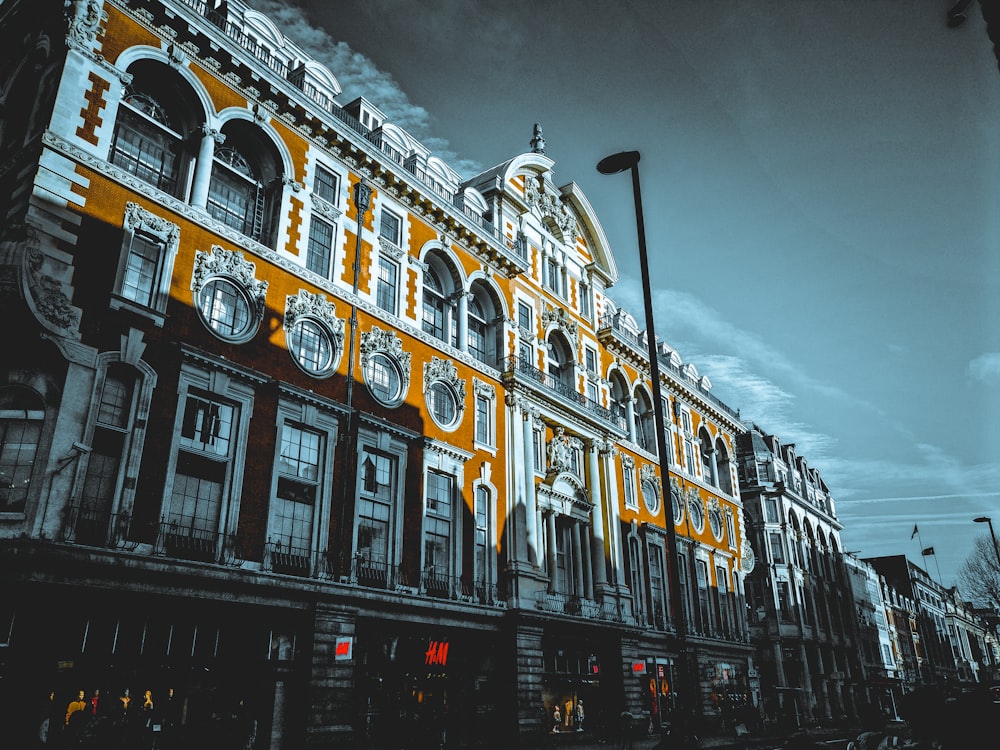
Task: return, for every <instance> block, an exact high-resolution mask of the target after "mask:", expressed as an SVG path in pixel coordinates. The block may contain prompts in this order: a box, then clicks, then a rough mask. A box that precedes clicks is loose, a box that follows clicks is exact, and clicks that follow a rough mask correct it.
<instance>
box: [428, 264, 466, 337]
mask: <svg viewBox="0 0 1000 750" xmlns="http://www.w3.org/2000/svg"><path fill="white" fill-rule="evenodd" d="M426 263H427V270H425V271H424V304H423V319H422V322H421V325H422V327H423V330H424V332H425V333H429V334H430V335H431V336H433V337H434V338H436V339H440V340H441V341H444V342H445V343H446V344H451V345H452V346H458V327H457V325H456V321H455V316H454V311H453V309H452V302H451V300H452V297H453V295H454V294H455V291H456V289H457V288H458V287H457V285H456V283H455V274H454V272H453V270H452V267H451V264H449V263H448V262H447V261H446V260H445V259H444V258H443V257H442V256H441V255H440V254H439V253H430V254H429V255H428V256H427V258H426Z"/></svg>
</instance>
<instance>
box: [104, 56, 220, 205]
mask: <svg viewBox="0 0 1000 750" xmlns="http://www.w3.org/2000/svg"><path fill="white" fill-rule="evenodd" d="M128 72H129V74H130V75H131V76H132V82H131V83H130V84H129V85H128V86H127V87H126V88H125V92H124V96H123V97H122V100H121V103H120V105H119V107H118V117H117V119H116V120H115V131H114V136H113V138H112V141H111V153H110V155H109V160H110V161H111V162H112V163H113V164H115V165H116V166H118V167H120V168H121V169H124V170H125V171H126V172H128V173H129V174H132V175H135V176H136V177H138V178H139V179H140V180H142V181H143V182H147V183H149V184H150V185H152V186H154V187H156V188H158V189H160V190H163V191H164V192H166V193H169V194H170V195H172V196H174V197H175V198H181V199H184V198H185V197H186V195H187V190H188V174H189V172H190V167H191V164H192V161H193V156H194V153H193V151H192V150H190V149H189V148H188V147H187V146H186V144H185V139H186V137H187V136H188V135H189V134H190V133H192V132H193V131H194V129H195V127H196V126H197V125H198V124H200V123H202V122H204V114H203V113H200V112H199V109H200V107H198V106H197V104H196V103H195V98H194V94H193V92H192V91H191V89H190V87H189V86H188V84H187V82H186V81H185V80H184V79H183V78H182V77H181V76H180V75H179V74H178V73H177V72H176V71H174V70H172V69H171V68H170V67H169V66H167V65H164V64H163V63H159V62H156V61H153V60H140V61H137V62H136V63H135V64H133V65H131V66H130V67H129V70H128Z"/></svg>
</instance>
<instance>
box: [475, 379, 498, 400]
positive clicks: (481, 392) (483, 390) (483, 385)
mask: <svg viewBox="0 0 1000 750" xmlns="http://www.w3.org/2000/svg"><path fill="white" fill-rule="evenodd" d="M472 392H473V393H475V394H476V395H477V396H485V397H486V398H488V399H490V400H491V401H492V400H495V399H496V396H497V391H496V388H494V387H493V385H492V384H491V383H487V382H486V381H485V380H480V379H479V378H473V379H472Z"/></svg>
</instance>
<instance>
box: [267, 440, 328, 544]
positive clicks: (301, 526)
mask: <svg viewBox="0 0 1000 750" xmlns="http://www.w3.org/2000/svg"><path fill="white" fill-rule="evenodd" d="M322 456H323V436H322V435H321V434H319V433H318V432H313V431H312V430H307V429H305V428H302V427H298V426H296V425H292V424H288V423H286V424H285V425H284V426H283V427H282V431H281V449H280V453H279V455H278V477H277V487H276V492H275V494H276V497H275V499H274V504H275V507H274V509H273V520H272V524H271V530H270V532H269V535H270V537H271V539H270V541H272V542H276V543H279V544H280V545H281V546H282V548H283V549H284V550H285V551H287V552H288V553H289V554H291V555H295V556H307V555H308V554H309V553H310V551H311V550H312V536H313V515H314V507H315V505H316V500H317V499H318V497H319V487H320V480H321V477H322V476H323V466H322Z"/></svg>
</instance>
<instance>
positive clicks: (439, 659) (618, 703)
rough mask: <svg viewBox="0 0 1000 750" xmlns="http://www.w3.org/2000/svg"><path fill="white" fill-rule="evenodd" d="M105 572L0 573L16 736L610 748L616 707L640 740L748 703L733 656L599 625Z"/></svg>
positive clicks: (10, 735)
mask: <svg viewBox="0 0 1000 750" xmlns="http://www.w3.org/2000/svg"><path fill="white" fill-rule="evenodd" d="M111 572H112V573H113V574H114V575H107V576H104V577H97V576H95V575H94V572H93V571H92V570H83V571H80V581H77V582H73V583H69V582H68V581H66V580H65V579H64V578H61V577H60V576H53V575H51V572H46V571H41V572H40V574H39V576H38V580H28V579H23V578H22V579H21V580H14V581H4V582H0V712H2V714H3V715H2V717H0V721H2V722H3V726H4V727H5V731H4V736H5V744H6V741H7V740H9V741H10V742H11V744H10V747H18V748H31V747H37V746H46V745H45V744H43V742H42V738H43V737H44V739H45V740H46V742H47V745H48V746H53V747H60V746H61V747H67V746H75V747H93V748H108V747H122V748H136V749H138V748H143V749H145V748H153V747H156V748H159V749H160V750H169V749H170V748H171V747H178V748H189V747H201V746H210V747H213V748H219V749H221V750H225V748H234V750H235V749H236V748H241V749H244V748H248V747H252V748H256V749H265V748H266V749H267V750H291V749H294V750H300V749H301V748H306V747H372V748H380V747H381V748H431V747H433V748H439V747H441V746H448V747H518V746H523V747H527V746H538V745H540V744H541V745H549V744H552V745H554V746H563V745H570V744H579V743H580V742H588V741H593V742H597V741H606V742H614V741H615V740H616V739H617V738H618V737H620V735H621V733H622V731H623V728H622V727H623V716H622V714H623V712H625V711H628V713H629V715H630V718H629V719H628V721H629V724H630V728H631V730H632V731H633V733H634V734H635V735H636V736H639V737H642V736H649V733H650V732H654V733H655V732H656V731H658V727H659V725H660V722H661V720H663V719H665V718H667V717H669V716H671V715H672V714H673V712H674V711H675V709H676V706H677V704H678V696H681V695H683V694H684V691H688V695H694V696H696V698H695V699H694V700H695V702H696V703H697V705H698V709H697V711H698V712H699V713H700V714H701V718H702V719H703V721H704V722H706V726H707V725H708V724H711V725H712V726H715V727H722V726H724V724H725V721H726V720H728V719H729V718H730V716H729V709H730V707H732V706H737V705H742V704H743V703H744V702H745V701H746V700H751V699H752V691H751V690H750V686H749V683H748V680H747V675H748V674H749V673H751V665H750V664H749V663H748V661H747V657H746V656H745V655H744V654H742V653H741V652H740V651H739V650H738V649H734V650H733V651H732V652H728V653H727V652H726V650H725V649H722V650H716V651H712V650H711V649H704V648H701V649H699V650H697V652H694V651H692V653H689V654H685V655H684V656H683V657H682V656H681V655H679V654H678V653H677V652H676V650H675V649H673V648H672V646H673V645H674V644H671V643H670V642H669V641H668V637H667V636H666V635H664V634H660V633H644V632H640V631H638V630H636V629H635V628H625V627H615V626H612V625H609V624H608V623H605V622H600V623H598V622H590V621H587V620H585V619H583V618H566V617H562V618H559V617H553V616H543V615H541V614H539V613H535V612H531V611H527V612H521V611H517V610H513V609H506V608H500V607H493V608H476V607H470V606H460V605H457V604H455V603H452V602H427V601H418V600H417V597H411V596H405V595H394V596H390V595H386V594H384V593H380V594H374V593H371V592H365V591H364V590H360V589H358V587H348V586H344V587H341V588H342V589H343V591H340V590H339V589H338V591H337V592H336V595H332V594H330V593H328V592H327V591H325V590H324V591H322V592H320V591H319V590H318V589H317V588H309V587H299V588H297V589H290V588H289V589H286V588H282V587H275V586H273V585H269V586H266V587H261V586H257V587H254V586H252V585H249V583H250V582H251V581H250V579H249V578H244V577H242V576H241V575H233V576H231V577H228V578H220V579H216V580H214V581H210V582H209V583H208V584H204V585H201V586H200V587H199V586H195V585H194V583H195V582H194V581H193V579H190V578H185V577H184V576H177V577H172V576H171V573H170V572H169V571H160V572H158V573H156V574H155V575H150V576H149V577H148V578H147V577H145V576H144V575H142V572H141V571H136V570H120V571H117V570H116V571H111ZM84 581H86V583H84ZM685 675H687V676H685ZM81 691H82V692H83V703H82V707H79V706H76V705H75V704H76V701H77V698H78V696H79V694H80V692H81ZM147 693H148V696H147ZM730 723H731V722H730ZM46 729H47V732H46V731H45V730H46Z"/></svg>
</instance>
